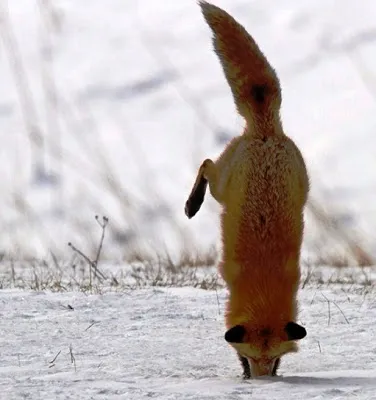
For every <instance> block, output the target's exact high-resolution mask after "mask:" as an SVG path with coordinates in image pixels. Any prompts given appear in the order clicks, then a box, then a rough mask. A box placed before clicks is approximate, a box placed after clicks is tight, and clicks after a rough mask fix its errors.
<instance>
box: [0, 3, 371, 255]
mask: <svg viewBox="0 0 376 400" xmlns="http://www.w3.org/2000/svg"><path fill="white" fill-rule="evenodd" d="M213 2H214V3H215V4H217V5H219V6H222V7H224V8H226V10H228V11H229V12H230V13H231V14H233V15H234V17H236V18H237V19H238V20H239V21H240V22H241V23H243V24H244V25H245V26H246V28H247V29H248V30H249V31H250V32H251V33H252V34H253V35H254V37H255V38H256V40H257V41H258V42H259V44H260V46H261V48H262V49H263V51H264V52H265V54H266V55H267V56H268V58H269V59H270V61H271V63H272V64H273V66H274V67H275V68H276V70H277V71H278V74H279V76H280V79H281V84H282V88H283V97H284V100H283V109H282V118H283V121H284V126H285V129H286V132H287V133H288V134H289V135H290V136H291V137H292V138H293V139H294V140H295V141H296V142H297V144H298V145H299V146H300V148H301V150H302V152H303V154H304V156H305V158H306V161H307V165H308V168H309V172H310V175H311V180H312V196H313V198H314V199H316V200H318V201H319V203H320V204H322V205H324V206H325V207H328V208H329V209H330V212H331V214H332V215H333V216H334V219H335V220H336V221H338V222H339V223H341V224H342V225H343V226H344V227H345V228H346V229H350V230H352V231H355V232H356V233H357V234H359V235H360V236H361V237H362V239H365V240H366V241H367V244H368V247H369V249H370V251H372V252H373V253H374V254H376V247H375V246H376V245H375V243H376V241H375V234H374V226H375V223H376V207H375V201H374V198H375V190H376V186H375V182H376V168H375V160H376V159H375V150H376V135H375V129H376V118H375V115H376V113H375V105H376V103H375V93H376V86H375V82H376V80H375V76H376V75H375V74H374V71H375V70H376V58H375V54H376V51H375V46H376V40H375V39H376V25H375V21H376V2H375V1H374V0H363V1H361V2H354V1H352V0H340V1H339V0H304V1H299V2H298V1H296V0H286V1H279V0H265V1H262V2H260V1H248V0H247V1H244V0H216V1H214V0H213ZM6 3H7V4H6ZM89 3H90V4H89ZM2 4H3V5H2V9H1V11H2V12H3V13H4V12H5V10H8V11H9V18H10V26H11V28H12V31H13V33H14V36H15V38H16V43H17V45H18V48H19V54H20V55H21V60H22V64H23V66H24V69H25V71H26V78H27V87H28V88H29V91H30V93H31V97H32V99H31V102H32V103H33V104H34V108H35V115H32V116H31V119H32V120H33V121H32V122H33V123H34V125H36V126H37V127H38V129H39V130H40V133H41V135H42V136H43V138H44V144H45V149H46V152H43V151H41V150H40V149H39V150H38V149H37V150H35V148H34V147H33V148H34V152H31V150H30V144H29V139H28V135H27V134H26V131H25V128H24V124H23V114H22V112H21V108H20V100H19V98H18V94H17V90H16V85H15V80H14V74H13V72H14V68H13V67H10V65H12V62H10V60H9V53H8V51H7V48H6V46H5V45H4V41H3V46H2V47H1V53H0V76H1V94H0V140H1V143H2V146H1V147H0V154H1V160H2V168H3V169H2V175H1V177H2V178H1V191H0V207H1V210H2V215H1V223H2V227H3V228H2V232H3V234H2V235H1V238H0V244H1V246H2V248H3V249H4V251H5V252H8V251H12V252H14V253H15V254H17V255H20V254H29V255H30V254H31V255H35V254H38V255H40V254H44V252H45V250H46V248H50V249H53V250H54V251H57V250H59V249H60V250H61V249H64V250H65V249H66V247H65V246H66V242H67V241H69V240H75V241H79V243H81V244H85V245H86V246H87V245H88V244H90V241H91V239H92V237H93V236H94V235H95V234H96V233H95V227H93V226H94V225H93V224H91V221H92V220H93V216H94V215H95V214H104V215H107V216H109V217H110V221H111V227H112V228H111V229H112V230H113V232H112V236H111V240H110V238H108V240H109V242H108V243H109V245H110V243H115V244H117V245H119V247H120V248H122V249H124V248H125V247H126V246H128V245H129V246H130V247H132V246H133V245H134V240H138V239H139V238H142V239H143V241H144V242H148V243H151V244H152V245H153V246H154V247H155V248H161V246H162V245H163V246H164V248H167V249H169V250H170V251H171V250H173V249H175V248H176V247H179V246H180V247H182V246H183V247H184V245H185V244H187V243H193V246H197V248H200V249H206V248H208V246H210V245H213V244H215V243H217V240H218V237H219V232H218V224H217V222H218V218H217V216H218V207H217V205H216V204H215V203H214V201H213V200H212V199H210V198H209V196H208V200H207V201H206V203H205V204H204V206H203V208H202V210H201V211H200V214H199V215H198V216H197V218H194V219H193V220H192V221H188V220H187V219H186V218H185V216H184V213H183V208H184V202H185V200H186V197H187V194H188V193H189V191H190V188H191V185H192V182H193V180H194V176H195V172H196V169H197V167H198V166H199V163H200V162H201V161H202V160H203V159H204V158H206V157H215V156H216V155H218V153H219V152H220V151H221V150H222V148H223V145H224V143H225V142H226V141H227V140H228V139H229V138H231V137H232V136H233V135H235V134H238V133H239V132H240V131H241V129H242V126H243V122H242V121H241V119H240V118H239V117H238V116H237V115H236V112H235V109H234V105H233V102H232V98H231V93H230V90H229V88H228V87H227V84H226V82H225V79H224V77H223V74H222V71H221V68H220V65H219V63H218V60H217V58H216V56H215V55H214V53H213V51H212V48H211V41H210V36H211V33H210V31H209V29H208V27H207V26H206V24H205V23H204V20H203V18H202V16H201V14H200V10H199V7H198V5H197V2H196V0H179V1H158V0H137V1H124V0H108V1H101V0H91V1H90V2H84V1H75V0H57V1H54V2H52V1H45V2H41V1H36V0H9V1H8V2H3V3H2ZM40 4H44V6H43V7H42V8H40V6H39V5H40ZM41 10H42V12H41ZM3 15H4V14H3ZM5 20H6V19H2V21H5ZM4 26H5V25H2V31H1V32H2V33H1V34H2V36H3V38H4V35H6V34H7V32H8V31H7V28H4ZM46 26H47V27H48V26H49V27H50V28H48V29H46ZM51 79H52V81H53V82H55V84H56V87H57V90H56V95H57V104H58V106H57V117H56V116H55V111H54V107H53V106H51V101H52V103H53V97H54V94H53V93H52V94H51V93H50V90H51V85H49V84H48V82H49V81H50V80H51ZM46 82H47V83H46ZM49 93H50V94H49ZM49 117H50V119H49ZM51 119H52V122H51ZM59 143H60V144H61V146H62V148H63V151H62V164H60V163H59V162H58V157H57V155H58V154H59V146H60V144H59ZM43 157H44V158H45V159H46V164H47V173H48V174H51V175H52V176H44V175H43V174H42V175H41V174H40V173H38V171H36V167H37V164H38V163H37V161H38V162H39V161H40V159H41V158H43ZM109 176H112V177H115V178H116V180H117V186H119V185H120V186H122V189H123V190H122V191H118V192H116V193H114V192H111V190H110V189H109V187H108V185H107V183H106V182H107V180H108V178H109ZM129 204H130V205H129ZM313 228H314V227H313V223H312V221H310V220H308V224H307V231H306V240H305V248H306V247H307V246H308V247H309V245H310V243H312V241H313V239H314V232H315V231H314V229H313ZM88 232H90V234H88ZM153 246H152V247H153ZM112 254H115V253H112Z"/></svg>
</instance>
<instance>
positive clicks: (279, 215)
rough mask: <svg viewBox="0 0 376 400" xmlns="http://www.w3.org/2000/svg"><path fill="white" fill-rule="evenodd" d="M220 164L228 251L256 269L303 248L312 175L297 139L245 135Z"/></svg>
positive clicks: (224, 156)
mask: <svg viewBox="0 0 376 400" xmlns="http://www.w3.org/2000/svg"><path fill="white" fill-rule="evenodd" d="M217 165H218V166H219V167H220V168H219V174H220V176H222V175H223V179H222V181H223V187H222V188H221V189H222V190H223V193H224V197H223V202H222V205H223V207H224V210H223V214H222V225H223V232H224V237H223V240H224V252H225V255H226V256H228V257H229V258H230V259H231V260H232V261H235V262H237V263H241V264H243V265H244V264H252V266H253V268H255V267H257V266H261V265H265V264H272V265H273V266H274V268H276V267H277V265H281V264H284V262H283V260H284V259H286V258H288V257H290V256H294V254H295V253H297V252H299V249H300V245H301V240H302V233H303V207H304V204H305V202H306V198H307V193H308V177H307V172H306V168H305V165H304V161H303V159H302V156H301V154H300V152H299V150H298V149H297V147H296V146H295V144H294V143H293V141H292V140H291V139H289V138H288V137H287V136H285V135H275V136H269V137H266V138H265V140H262V139H259V138H258V137H255V138H253V137H250V135H249V134H244V135H242V136H240V137H238V138H236V139H235V140H234V141H233V143H231V144H230V146H228V148H227V149H226V151H225V152H224V153H223V154H222V156H221V157H220V160H218V162H217ZM229 165H231V170H229V169H228V166H229ZM220 180H221V178H220ZM295 256H298V255H297V254H295ZM265 267H266V265H265Z"/></svg>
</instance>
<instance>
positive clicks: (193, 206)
mask: <svg viewBox="0 0 376 400" xmlns="http://www.w3.org/2000/svg"><path fill="white" fill-rule="evenodd" d="M216 175H217V174H216V168H215V164H214V162H213V161H212V160H210V159H206V160H205V161H204V162H203V163H202V164H201V166H200V168H199V170H198V173H197V177H196V181H195V183H194V185H193V188H192V191H191V193H190V195H189V197H188V200H187V201H186V203H185V215H186V216H187V217H188V218H192V217H193V216H194V215H196V213H197V211H198V210H199V209H200V208H201V205H202V203H203V202H204V197H205V193H206V188H207V186H208V183H209V186H210V191H211V192H212V194H213V188H214V187H215V186H216Z"/></svg>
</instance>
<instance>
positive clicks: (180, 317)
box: [0, 284, 376, 400]
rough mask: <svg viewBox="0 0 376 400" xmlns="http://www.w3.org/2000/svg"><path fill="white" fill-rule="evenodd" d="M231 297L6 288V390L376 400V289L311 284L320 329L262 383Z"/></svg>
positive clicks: (25, 395)
mask: <svg viewBox="0 0 376 400" xmlns="http://www.w3.org/2000/svg"><path fill="white" fill-rule="evenodd" d="M225 299H226V291H225V290H218V291H217V292H216V291H204V290H199V289H193V288H189V287H188V288H172V287H171V288H146V289H142V290H141V289H140V290H127V291H125V292H124V293H105V294H103V295H90V294H84V293H79V292H71V293H51V292H48V291H47V292H28V291H20V290H17V289H8V290H2V291H0V305H1V306H0V310H1V318H0V331H1V333H2V335H1V338H0V347H1V366H0V387H1V388H2V389H1V390H2V391H1V395H0V397H1V398H4V399H7V400H13V399H17V400H18V399H83V400H85V399H94V398H95V399H126V398H129V399H147V398H158V399H161V400H167V399H168V400H171V399H198V398H199V399H218V400H220V399H226V400H232V399H234V400H238V399H249V398H253V399H260V400H262V399H301V398H302V396H304V398H305V399H307V400H308V399H316V400H317V399H355V398H356V399H374V398H375V393H376V348H375V346H374V338H375V337H376V336H375V335H376V328H375V323H374V321H375V319H376V301H375V296H374V290H370V289H368V290H365V287H358V288H355V287H352V288H351V289H350V288H349V287H348V288H346V287H344V286H338V285H335V284H332V285H329V286H327V285H326V286H324V287H321V288H320V287H319V286H316V285H312V286H309V287H305V288H304V289H303V290H301V291H300V317H299V322H300V323H302V324H303V325H304V326H305V327H306V328H307V331H308V335H307V337H306V338H305V339H303V340H302V341H301V342H300V350H299V352H298V353H297V354H292V355H288V356H285V357H284V358H283V360H282V364H281V368H280V370H279V376H278V377H273V378H260V379H257V380H250V381H243V380H242V379H241V376H240V375H241V367H240V365H239V363H238V360H237V358H236V356H235V353H234V351H233V350H232V349H231V348H230V346H228V345H227V343H226V342H225V341H224V338H223V334H224V324H223V312H224V303H225ZM328 304H330V311H329V308H328ZM70 348H71V353H72V354H73V357H74V362H73V363H72V358H71V354H70ZM59 352H60V353H59ZM58 353H59V354H58ZM54 359H55V360H54ZM53 360H54V361H53ZM52 361H53V362H52Z"/></svg>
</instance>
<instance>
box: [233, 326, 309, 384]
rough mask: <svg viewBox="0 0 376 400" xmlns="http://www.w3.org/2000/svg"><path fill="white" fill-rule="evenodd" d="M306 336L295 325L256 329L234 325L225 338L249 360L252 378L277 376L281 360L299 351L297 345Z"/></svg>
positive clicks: (302, 328)
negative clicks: (286, 355)
mask: <svg viewBox="0 0 376 400" xmlns="http://www.w3.org/2000/svg"><path fill="white" fill-rule="evenodd" d="M306 334H307V332H306V330H305V328H304V327H302V326H301V325H298V324H297V323H295V322H288V323H287V324H285V325H284V326H283V325H282V326H281V327H277V328H272V327H261V328H260V327H254V326H248V325H247V324H244V325H235V326H234V327H232V328H230V329H229V330H228V331H227V332H226V334H225V340H226V341H227V342H228V343H230V344H231V345H232V346H233V347H234V348H235V350H236V351H237V352H238V354H239V356H240V357H243V358H246V359H247V360H248V362H249V364H250V367H251V376H252V377H257V376H262V375H275V374H276V371H277V368H278V365H279V361H280V358H281V357H282V356H283V355H284V354H287V353H292V352H296V351H297V344H296V341H297V340H300V339H303V338H304V337H305V336H306Z"/></svg>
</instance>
